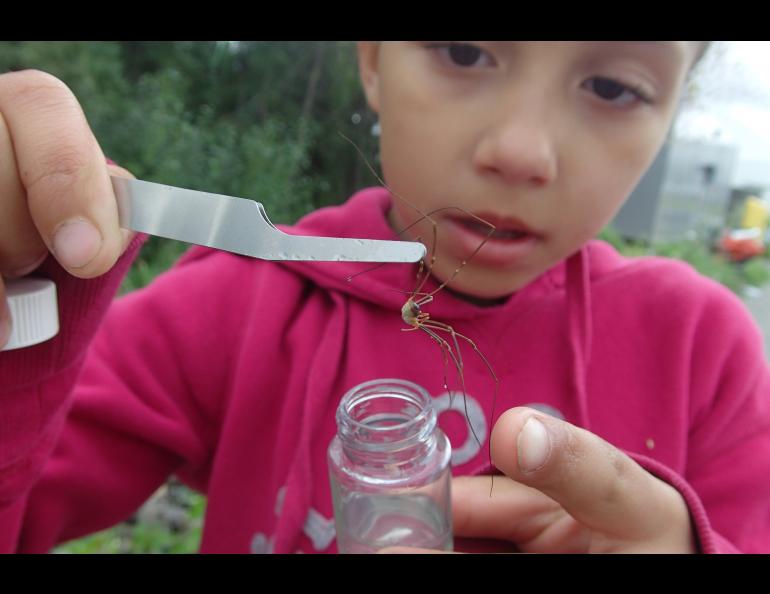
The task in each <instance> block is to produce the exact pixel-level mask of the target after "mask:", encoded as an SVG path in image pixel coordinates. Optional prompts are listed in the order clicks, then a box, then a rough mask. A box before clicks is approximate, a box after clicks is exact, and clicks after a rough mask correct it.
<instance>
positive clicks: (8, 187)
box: [0, 113, 48, 278]
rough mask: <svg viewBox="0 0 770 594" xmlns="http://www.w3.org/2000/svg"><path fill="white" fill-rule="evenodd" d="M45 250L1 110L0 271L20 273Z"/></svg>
mask: <svg viewBox="0 0 770 594" xmlns="http://www.w3.org/2000/svg"><path fill="white" fill-rule="evenodd" d="M47 253H48V249H47V248H46V245H45V243H43V240H42V239H41V238H40V234H39V233H38V232H37V229H36V228H35V224H34V222H33V221H32V216H31V215H30V213H29V210H28V208H27V195H26V192H25V191H24V187H23V186H22V184H21V179H20V178H19V174H18V168H17V164H16V157H15V155H14V152H13V144H12V142H11V134H10V132H9V130H8V126H7V125H6V123H5V118H3V116H2V113H0V275H1V276H5V277H7V278H12V277H16V276H23V275H25V274H27V273H28V272H30V271H32V270H34V269H35V268H37V266H38V265H39V264H40V262H41V261H42V260H43V259H44V258H45V256H46V254H47Z"/></svg>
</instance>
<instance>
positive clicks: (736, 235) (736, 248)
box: [719, 227, 766, 262]
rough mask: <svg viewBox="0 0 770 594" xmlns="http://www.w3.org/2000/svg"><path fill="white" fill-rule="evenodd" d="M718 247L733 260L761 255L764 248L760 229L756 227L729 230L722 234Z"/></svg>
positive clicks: (743, 259)
mask: <svg viewBox="0 0 770 594" xmlns="http://www.w3.org/2000/svg"><path fill="white" fill-rule="evenodd" d="M719 248H720V249H721V250H722V251H723V252H725V253H726V254H727V255H728V257H729V258H730V259H731V260H732V261H733V262H743V261H745V260H748V259H750V258H754V257H755V256H761V255H762V254H764V253H765V249H766V248H765V244H764V242H763V241H762V230H761V229H758V228H756V227H754V228H752V229H737V230H735V231H730V232H729V233H727V234H725V235H723V236H722V239H721V240H720V241H719Z"/></svg>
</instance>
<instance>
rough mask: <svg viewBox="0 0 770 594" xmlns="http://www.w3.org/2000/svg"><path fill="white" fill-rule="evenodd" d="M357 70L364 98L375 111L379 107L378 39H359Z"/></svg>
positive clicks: (377, 110)
mask: <svg viewBox="0 0 770 594" xmlns="http://www.w3.org/2000/svg"><path fill="white" fill-rule="evenodd" d="M357 49H358V72H359V75H360V76H361V84H362V85H363V87H364V93H365V94H366V100H367V102H368V103H369V107H371V108H372V109H373V110H374V111H375V112H379V109H380V97H379V70H378V67H379V55H380V42H379V41H359V42H358V44H357Z"/></svg>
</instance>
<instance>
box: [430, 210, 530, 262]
mask: <svg viewBox="0 0 770 594" xmlns="http://www.w3.org/2000/svg"><path fill="white" fill-rule="evenodd" d="M444 223H445V230H446V232H447V233H448V235H447V239H449V238H450V237H451V245H448V246H447V247H448V248H449V249H451V250H452V251H453V252H454V253H455V255H456V256H457V257H458V258H462V259H466V258H469V257H471V255H472V258H473V261H474V262H476V263H477V264H481V265H486V266H495V267H497V266H502V267H510V266H512V265H518V264H521V263H522V261H523V260H524V259H526V258H527V257H529V256H531V255H532V254H533V252H534V250H535V249H536V248H537V247H538V246H539V245H540V244H541V242H542V241H543V239H544V236H543V235H542V234H540V233H538V232H537V231H534V230H533V229H531V228H530V227H528V226H527V225H526V224H525V223H524V222H522V221H520V220H518V219H514V218H500V217H496V216H494V215H489V214H486V213H481V214H478V215H476V216H462V217H455V216H451V217H446V218H445V219H444ZM440 241H441V240H440Z"/></svg>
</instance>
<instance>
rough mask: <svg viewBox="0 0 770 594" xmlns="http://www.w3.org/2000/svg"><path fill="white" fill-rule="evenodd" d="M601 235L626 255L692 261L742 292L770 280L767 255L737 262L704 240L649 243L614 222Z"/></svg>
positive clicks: (716, 278) (697, 266) (709, 275)
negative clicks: (632, 237) (634, 238)
mask: <svg viewBox="0 0 770 594" xmlns="http://www.w3.org/2000/svg"><path fill="white" fill-rule="evenodd" d="M599 239H603V240H604V241H606V242H608V243H610V244H611V245H613V246H614V247H615V249H617V250H618V251H619V252H620V253H621V254H623V255H624V256H628V257H638V256H663V257H666V258H676V259H677V260H683V261H685V262H688V263H689V264H690V265H692V267H693V268H695V270H697V271H698V272H699V273H701V274H702V275H704V276H708V277H710V278H713V279H714V280H716V281H717V282H719V283H722V284H723V285H725V286H726V287H728V288H729V289H730V290H732V291H733V292H734V293H736V294H737V295H741V296H742V295H743V294H744V292H745V290H746V288H747V287H748V286H752V287H761V286H762V285H764V284H766V283H767V282H769V281H770V271H768V266H767V261H766V260H765V259H764V258H753V259H751V260H749V261H748V262H744V263H740V264H736V263H734V262H731V261H730V260H728V258H727V257H726V256H725V255H724V254H721V253H719V252H716V251H715V250H713V249H711V247H710V246H708V245H707V244H706V243H705V242H704V241H703V240H688V241H677V242H671V243H657V244H652V245H648V244H646V243H642V242H634V241H629V240H627V239H625V238H623V237H622V236H621V235H620V234H619V233H618V232H617V231H616V230H615V229H613V228H612V226H609V227H606V228H605V229H603V230H602V232H601V233H600V234H599Z"/></svg>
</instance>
